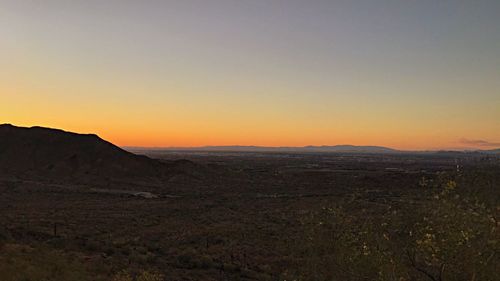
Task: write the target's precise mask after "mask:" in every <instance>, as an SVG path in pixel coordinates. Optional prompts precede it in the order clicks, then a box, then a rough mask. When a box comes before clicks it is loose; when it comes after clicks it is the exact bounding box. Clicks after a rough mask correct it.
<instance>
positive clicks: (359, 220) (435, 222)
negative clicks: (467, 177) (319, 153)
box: [284, 175, 500, 281]
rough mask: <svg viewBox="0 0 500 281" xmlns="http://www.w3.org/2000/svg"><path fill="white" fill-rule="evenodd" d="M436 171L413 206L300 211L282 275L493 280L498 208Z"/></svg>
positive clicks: (318, 279) (499, 248)
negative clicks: (430, 190)
mask: <svg viewBox="0 0 500 281" xmlns="http://www.w3.org/2000/svg"><path fill="white" fill-rule="evenodd" d="M440 177H441V178H440V179H438V183H437V185H438V186H440V189H439V191H438V192H436V193H435V194H434V195H433V196H431V198H428V200H425V201H423V202H420V203H419V204H415V205H413V206H406V208H401V209H394V208H392V207H391V206H388V207H387V209H386V210H385V211H383V212H381V213H379V214H377V215H373V214H370V215H369V214H366V212H364V211H361V212H358V213H356V212H352V210H354V208H353V207H352V206H349V205H350V204H353V201H355V200H352V201H350V202H345V203H343V204H339V205H337V206H333V207H329V208H323V209H322V210H320V211H318V212H316V213H314V214H312V215H310V216H309V217H307V218H305V219H304V220H303V229H304V235H303V237H302V238H299V239H298V241H297V243H296V244H295V245H294V247H293V249H292V252H293V255H294V259H295V261H296V268H297V270H288V271H287V272H285V274H284V276H285V279H286V280H315V281H322V280H324V281H327V280H435V281H437V280H440V281H442V280H496V279H495V278H496V277H497V272H499V269H500V268H499V265H500V259H499V256H498V253H499V252H500V244H499V243H498V241H499V240H498V239H499V226H500V224H499V222H498V220H497V218H498V208H496V206H492V207H488V206H487V205H486V204H484V203H481V202H480V201H479V200H477V199H473V198H471V197H470V196H464V195H460V194H459V192H458V191H457V190H458V189H460V186H459V185H458V184H457V181H455V180H453V179H450V178H449V177H448V178H447V177H445V176H444V175H440ZM426 186H427V184H426ZM354 203H355V202H354ZM347 210H349V212H348V211H347ZM366 218H368V219H366Z"/></svg>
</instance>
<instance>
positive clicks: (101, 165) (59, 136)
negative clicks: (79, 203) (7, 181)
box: [0, 124, 194, 182]
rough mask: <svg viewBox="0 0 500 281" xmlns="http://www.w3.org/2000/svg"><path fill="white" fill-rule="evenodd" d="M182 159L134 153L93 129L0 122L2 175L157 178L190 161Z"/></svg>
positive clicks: (82, 179) (90, 179) (93, 179)
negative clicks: (72, 130)
mask: <svg viewBox="0 0 500 281" xmlns="http://www.w3.org/2000/svg"><path fill="white" fill-rule="evenodd" d="M186 161H187V160H185V161H180V162H179V161H173V162H169V163H164V162H160V161H157V160H154V159H151V158H148V157H146V156H140V155H135V154H133V153H130V152H127V151H125V150H123V149H121V148H119V147H117V146H115V145H113V144H111V143H109V142H107V141H105V140H103V139H101V138H99V137H98V136H97V135H93V134H76V133H70V132H65V131H62V130H58V129H49V128H42V127H31V128H24V127H16V126H13V125H10V124H4V125H0V174H4V175H5V174H7V175H16V176H20V177H35V178H41V179H42V178H43V179H50V180H68V179H71V180H76V181H78V182H96V181H98V182H102V181H103V180H115V181H129V180H134V181H137V180H138V181H143V182H144V181H155V182H159V181H161V180H162V179H168V178H169V177H171V176H173V175H175V174H177V173H180V172H182V170H183V169H184V168H185V167H187V166H189V164H192V163H186ZM187 162H189V161H187ZM192 165H194V164H192ZM190 168H191V169H193V168H192V167H190Z"/></svg>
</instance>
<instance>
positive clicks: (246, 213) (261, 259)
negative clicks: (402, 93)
mask: <svg viewBox="0 0 500 281" xmlns="http://www.w3.org/2000/svg"><path fill="white" fill-rule="evenodd" d="M405 157H406V156H405ZM405 157H401V159H396V160H394V159H390V160H385V159H379V158H377V157H376V156H370V157H369V158H366V159H362V161H360V160H359V158H354V157H353V158H347V159H343V158H342V159H340V158H335V157H332V158H325V159H317V158H312V160H311V159H310V158H296V159H295V158H294V159H291V158H284V159H282V158H279V159H275V158H265V159H262V160H261V161H262V162H259V161H260V160H256V159H254V158H251V159H246V158H236V160H235V161H238V162H237V163H234V162H230V159H224V160H225V161H228V164H227V165H228V166H230V167H231V169H227V171H228V172H227V173H225V175H224V177H218V178H213V179H210V181H208V182H207V183H206V185H208V186H213V188H211V189H208V190H204V189H201V188H200V189H198V190H195V189H194V188H193V189H192V190H191V192H192V193H191V194H189V193H188V192H187V191H184V193H183V196H181V197H175V198H170V197H165V198H158V199H151V200H148V199H139V198H135V197H126V196H115V195H109V194H107V195H102V194H89V193H79V192H69V191H68V190H58V189H56V188H48V189H43V188H45V187H44V186H43V185H36V186H34V185H33V183H31V182H21V181H9V182H0V191H1V192H2V197H0V200H1V202H0V223H1V224H0V280H2V281H4V280H5V281H28V280H30V281H63V280H64V281H66V280H76V281H79V280H82V281H85V280H89V281H90V280H92V281H150V280H151V281H160V280H161V281H176V280H214V281H224V280H269V281H275V280H280V281H284V280H288V281H290V280H297V281H337V280H339V281H340V280H342V281H343V280H356V281H357V280H370V281H372V280H398V281H403V280H408V281H410V280H412V281H413V280H418V281H419V280H422V281H426V280H428V281H429V280H435V281H438V280H439V281H448V280H449V281H455V280H464V281H465V280H467V281H471V280H475V281H484V280H486V281H487V280H498V277H497V272H500V268H499V265H500V257H499V254H500V253H499V252H500V244H499V236H500V234H499V227H500V225H499V221H498V219H499V212H500V206H499V202H500V201H499V195H500V190H499V188H498V187H499V184H500V165H499V163H498V161H497V160H488V159H487V160H484V161H483V160H477V159H473V161H468V162H465V163H464V165H460V168H459V169H458V170H457V168H456V166H457V165H456V163H455V162H456V160H455V159H447V158H446V159H442V158H438V159H434V158H431V159H429V158H423V159H416V160H415V159H413V158H405ZM242 159H243V160H242ZM332 159H333V160H335V161H337V160H338V159H340V160H338V161H337V162H333V160H332ZM194 160H196V161H198V162H203V161H206V162H208V161H209V160H202V161H200V159H194ZM215 160H216V161H220V159H218V158H217V159H215ZM210 161H212V160H210ZM240 161H241V162H240ZM311 162H313V163H315V165H316V166H311V165H310V163H311ZM316 163H317V164H316ZM332 163H333V164H332ZM205 164H206V163H205ZM321 165H323V166H321ZM395 165H399V166H400V167H403V168H404V169H403V168H402V169H403V170H393V169H387V167H393V166H395ZM325 167H327V168H325ZM220 174H221V173H219V174H218V175H220ZM195 191H196V192H195ZM168 193H169V194H170V193H173V192H172V191H168Z"/></svg>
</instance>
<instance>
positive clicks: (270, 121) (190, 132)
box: [0, 0, 500, 150]
mask: <svg viewBox="0 0 500 281" xmlns="http://www.w3.org/2000/svg"><path fill="white" fill-rule="evenodd" d="M499 14H500V2H499V1H494V0H479V1H459V0H456V1H430V0H424V1H395V0H382V1H363V0H361V1H347V0H345V1H298V0H297V1H295V0H287V1H284V0H275V1H272V0H256V1H229V0H214V1H201V0H197V1H195V0H183V1H127V0H123V1H118V0H109V1H95V0H90V1H83V0H82V1H62V0H47V1H22V0H20V1H13V0H12V1H10V0H0V46H2V48H1V49H0V61H1V63H2V68H1V70H0V123H12V124H14V125H17V126H45V127H52V128H61V129H64V130H68V131H75V132H81V133H96V134H98V135H100V136H101V137H102V138H104V139H106V140H109V141H111V142H113V143H115V144H117V145H120V146H137V147H171V146H176V147H192V146H223V145H256V146H306V145H340V144H350V145H374V146H385V147H390V148H395V149H404V150H431V149H493V148H498V147H500V17H499V16H498V15H499Z"/></svg>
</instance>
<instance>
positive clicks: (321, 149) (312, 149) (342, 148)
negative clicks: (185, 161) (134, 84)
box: [124, 145, 500, 154]
mask: <svg viewBox="0 0 500 281" xmlns="http://www.w3.org/2000/svg"><path fill="white" fill-rule="evenodd" d="M124 149H126V150H129V151H132V152H138V153H140V152H144V151H156V152H157V151H192V152H195V151H200V152H284V153H286V152H288V153H374V154H376V153H378V154H397V153H416V154H428V153H485V154H500V149H493V150H466V151H461V150H429V151H410V150H397V149H393V148H389V147H384V146H357V145H331V146H330V145H322V146H312V145H309V146H285V147H270V146H239V145H230V146H200V147H157V148H145V147H124Z"/></svg>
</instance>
